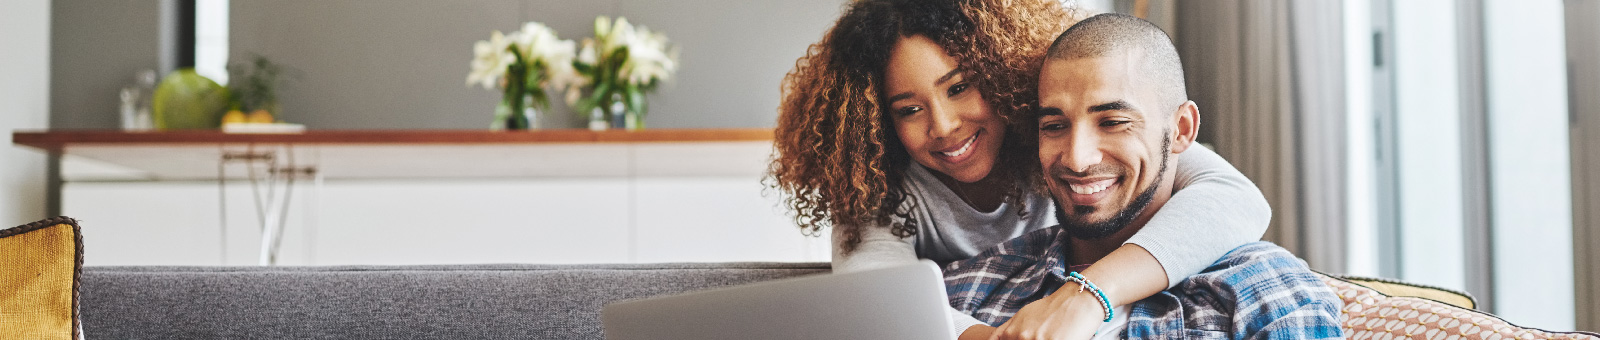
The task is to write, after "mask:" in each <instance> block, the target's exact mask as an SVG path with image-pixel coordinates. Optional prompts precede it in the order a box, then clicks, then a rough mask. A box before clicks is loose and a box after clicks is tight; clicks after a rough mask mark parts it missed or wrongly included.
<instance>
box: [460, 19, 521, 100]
mask: <svg viewBox="0 0 1600 340" xmlns="http://www.w3.org/2000/svg"><path fill="white" fill-rule="evenodd" d="M510 44H511V40H510V39H506V36H505V34H502V33H500V31H494V33H493V34H491V35H490V37H489V40H488V41H481V40H480V41H478V43H477V44H474V45H473V46H472V52H473V58H472V72H470V73H467V86H472V84H482V85H483V88H484V89H491V90H492V89H494V88H495V87H496V86H498V85H499V83H500V78H502V77H505V74H506V67H507V66H510V65H511V63H514V62H516V56H513V55H511V54H510V53H507V52H506V48H507V47H508V46H510Z"/></svg>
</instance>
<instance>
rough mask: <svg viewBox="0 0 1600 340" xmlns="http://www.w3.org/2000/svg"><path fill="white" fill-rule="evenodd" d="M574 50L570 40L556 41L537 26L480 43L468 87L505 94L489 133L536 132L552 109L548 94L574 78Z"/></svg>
mask: <svg viewBox="0 0 1600 340" xmlns="http://www.w3.org/2000/svg"><path fill="white" fill-rule="evenodd" d="M574 46H575V44H574V43H573V42H572V40H561V39H559V38H557V37H556V33H555V30H552V29H550V28H549V27H546V26H545V25H544V24H541V23H537V22H528V23H526V24H523V26H522V30H521V31H516V32H511V34H502V33H500V31H494V33H492V34H491V35H490V37H489V40H484V41H478V43H477V44H476V45H474V46H473V53H474V57H473V59H472V71H471V73H468V74H467V86H472V85H474V84H478V85H482V86H483V88H484V89H488V90H494V89H499V90H502V91H503V93H504V95H503V96H502V97H501V100H500V104H499V105H498V106H497V107H496V108H495V119H494V122H493V123H492V124H490V128H492V129H511V130H525V129H532V128H536V127H537V125H538V116H539V111H541V110H549V108H550V97H549V94H548V92H547V89H551V88H558V89H559V88H565V87H567V86H569V85H568V84H570V83H572V82H574V81H575V79H576V77H577V75H576V71H575V70H574V69H573V62H572V59H573V54H574V53H575V52H574Z"/></svg>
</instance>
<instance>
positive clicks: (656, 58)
mask: <svg viewBox="0 0 1600 340" xmlns="http://www.w3.org/2000/svg"><path fill="white" fill-rule="evenodd" d="M628 38H629V40H628V41H627V46H628V59H627V61H626V62H624V63H623V64H622V70H621V71H622V74H623V75H625V76H626V77H627V79H628V82H630V83H634V84H647V83H650V82H651V81H654V80H666V79H667V78H669V77H671V76H672V73H673V72H676V71H677V70H678V61H677V54H678V53H677V50H676V49H673V50H672V51H668V50H667V36H666V35H665V34H660V33H654V32H651V31H650V29H649V28H645V27H644V26H640V27H639V29H638V31H637V32H634V34H631V35H629V36H628Z"/></svg>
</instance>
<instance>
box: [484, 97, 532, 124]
mask: <svg viewBox="0 0 1600 340" xmlns="http://www.w3.org/2000/svg"><path fill="white" fill-rule="evenodd" d="M532 104H533V95H532V94H523V95H522V96H521V98H515V97H510V96H508V97H506V98H503V99H501V100H500V105H498V106H495V108H494V123H492V124H490V125H489V128H490V129H493V130H532V129H537V128H539V109H537V108H534V107H533V105H532Z"/></svg>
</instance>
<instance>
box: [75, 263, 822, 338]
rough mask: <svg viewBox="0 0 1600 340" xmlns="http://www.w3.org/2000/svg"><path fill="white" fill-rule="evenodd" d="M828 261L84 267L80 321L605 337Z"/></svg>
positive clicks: (99, 330) (292, 331)
mask: <svg viewBox="0 0 1600 340" xmlns="http://www.w3.org/2000/svg"><path fill="white" fill-rule="evenodd" d="M828 268H829V267H828V264H827V263H708V264H625V265H617V264H611V265H470V266H343V267H87V268H85V269H84V273H83V280H82V294H83V296H82V313H83V332H84V334H85V335H86V336H87V337H90V338H114V339H213V338H259V339H365V338H389V339H395V338H405V339H511V338H515V339H603V338H604V336H603V333H602V331H601V325H600V316H599V312H600V307H601V306H603V305H605V304H607V303H611V302H614V301H619V300H624V299H634V298H645V297H652V296H661V295H670V294H677V293H683V292H689V291H696V290H703V289H708V288H716V287H725V286H732V285H740V284H747V283H754V282H759V281H767V280H773V279H780V278H788V277H795V276H803V275H811V274H822V273H827V272H828V271H829V269H828Z"/></svg>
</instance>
